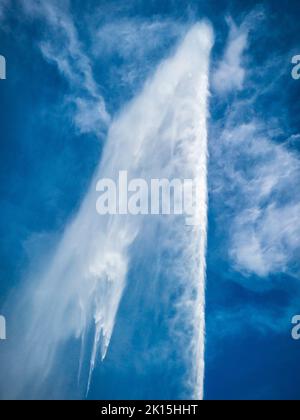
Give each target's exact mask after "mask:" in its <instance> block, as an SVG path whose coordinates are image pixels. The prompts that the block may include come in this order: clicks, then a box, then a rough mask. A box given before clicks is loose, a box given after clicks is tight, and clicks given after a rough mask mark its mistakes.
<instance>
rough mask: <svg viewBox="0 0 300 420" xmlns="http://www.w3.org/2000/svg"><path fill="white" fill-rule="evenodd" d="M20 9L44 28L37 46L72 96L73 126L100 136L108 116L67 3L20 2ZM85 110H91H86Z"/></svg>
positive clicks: (24, 0)
mask: <svg viewBox="0 0 300 420" xmlns="http://www.w3.org/2000/svg"><path fill="white" fill-rule="evenodd" d="M22 5H23V9H24V12H25V13H26V14H27V15H28V16H30V17H31V18H34V19H39V20H41V21H42V22H43V23H44V24H45V25H46V27H47V37H46V38H45V39H43V40H41V41H40V42H39V45H40V49H41V52H42V54H43V56H44V58H45V59H46V60H47V61H49V62H51V63H54V64H55V65H56V66H57V68H58V70H59V71H60V73H61V74H62V75H63V76H64V77H65V79H66V80H67V81H68V83H69V85H70V88H71V91H72V93H71V94H70V95H68V100H69V101H70V100H71V101H72V102H73V103H74V105H75V107H76V113H75V116H74V122H75V124H76V125H77V127H78V129H79V130H80V131H81V132H83V133H86V132H93V133H94V134H96V135H99V136H100V135H101V133H102V131H103V129H104V128H105V127H107V126H108V124H109V122H110V116H109V114H108V112H107V110H106V105H105V101H104V98H103V96H102V94H101V91H100V89H99V86H98V85H97V83H96V81H95V79H94V76H93V69H92V65H91V61H90V59H89V57H88V55H87V54H86V52H85V48H84V45H82V43H81V42H80V40H79V37H78V33H77V29H76V25H75V23H74V21H73V20H72V14H71V11H70V10H69V2H67V1H62V2H57V1H53V2H48V1H41V2H40V1H37V0H22ZM89 107H93V108H91V109H90V110H88V109H89ZM101 128H102V129H101Z"/></svg>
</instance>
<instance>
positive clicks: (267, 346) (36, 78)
mask: <svg viewBox="0 0 300 420" xmlns="http://www.w3.org/2000/svg"><path fill="white" fill-rule="evenodd" d="M2 1H3V5H4V6H5V7H6V9H5V19H4V18H2V19H1V20H0V54H2V55H4V56H5V57H6V60H7V80H6V81H0V109H1V112H0V127H1V134H0V200H1V202H0V216H1V217H0V237H1V241H0V308H2V307H3V305H4V302H5V300H6V298H7V296H8V294H9V293H10V292H11V291H12V290H13V289H14V288H16V286H17V285H18V283H19V281H20V279H21V278H22V276H23V275H24V273H25V272H26V270H27V269H28V265H29V264H30V262H31V261H34V256H38V255H39V254H40V253H41V249H43V247H45V248H49V247H52V246H54V244H55V243H56V242H57V240H58V239H59V237H60V235H61V234H62V232H63V229H64V226H65V225H66V223H67V221H68V220H69V219H70V217H71V216H72V215H73V214H74V213H75V212H76V210H77V209H78V206H79V204H80V202H81V199H82V197H83V195H84V193H85V192H86V189H87V186H88V185H89V182H90V179H91V176H92V174H93V171H94V170H95V168H96V165H97V163H98V162H99V159H100V156H101V150H102V145H103V141H105V132H106V131H105V128H103V132H102V133H100V134H99V135H96V134H95V133H93V132H82V131H80V130H79V129H78V127H77V126H76V123H75V122H74V119H73V118H72V112H73V108H72V107H73V105H72V103H71V104H70V103H69V102H68V101H66V99H65V98H66V97H67V96H68V95H70V94H71V91H72V89H73V86H70V84H69V83H68V82H67V80H66V79H65V78H64V77H62V75H61V74H60V73H59V71H58V70H57V67H56V66H55V65H53V63H50V62H47V61H46V60H45V59H44V57H43V56H42V54H41V51H40V47H39V42H40V40H41V39H45V38H46V39H47V37H48V36H49V37H52V36H53V34H49V35H48V34H47V27H46V26H45V25H44V24H43V23H42V22H41V20H40V19H31V18H30V17H28V15H26V14H24V13H23V12H22V10H21V9H22V8H21V7H20V5H19V4H18V2H12V3H9V2H4V0H0V4H1V3H2ZM123 3H124V2H119V1H101V0H99V1H96V0H95V1H91V0H89V1H85V2H84V3H83V2H82V1H79V0H73V1H71V10H72V14H73V19H74V21H75V22H76V27H77V29H78V34H79V36H80V40H81V42H82V43H83V45H86V46H88V47H87V51H88V52H91V51H93V48H92V47H91V32H92V31H93V28H94V27H96V26H97V25H99V24H100V23H101V21H105V22H109V21H117V20H118V19H121V20H122V19H129V21H130V19H132V20H135V21H136V20H143V21H149V20H156V19H172V20H174V21H175V22H177V23H178V25H179V26H180V25H186V24H187V23H188V22H194V21H196V20H198V19H201V18H206V19H209V20H210V21H211V23H212V25H213V28H214V31H215V37H216V42H215V47H214V49H213V60H212V70H211V73H212V74H213V72H214V70H215V69H216V68H217V67H218V63H219V62H220V61H221V60H222V57H223V54H224V49H225V47H226V43H227V39H228V38H227V37H228V32H229V28H228V24H227V23H226V20H225V18H226V17H228V16H231V18H232V19H233V20H234V21H235V23H236V25H237V26H240V25H242V24H243V22H244V21H245V19H247V16H249V13H251V12H252V13H253V11H255V13H254V17H252V18H250V19H249V23H247V25H248V27H249V28H250V29H249V40H248V47H247V50H246V51H245V59H244V62H243V66H244V68H245V71H246V76H245V80H244V83H243V87H242V89H238V91H230V92H226V94H225V95H224V94H219V92H217V91H216V90H214V89H213V88H212V95H211V103H210V113H211V115H210V129H209V131H210V139H209V141H210V157H211V158H210V162H211V163H210V168H209V185H210V210H209V241H208V251H207V255H208V268H207V307H206V315H207V331H206V342H207V346H206V378H205V397H206V398H207V399H217V398H221V399H244V398H250V399H254V398H255V399H264V398H268V399H289V398H295V399H299V398H300V379H299V378H300V371H299V354H300V343H299V342H295V341H293V340H292V339H291V318H292V316H293V315H295V314H296V313H297V312H298V313H300V303H299V302H300V300H299V297H300V283H299V280H300V279H299V272H300V271H299V265H298V266H297V255H298V261H299V253H298V254H297V252H299V248H297V246H295V247H294V249H292V250H291V249H290V248H289V243H285V242H284V241H286V238H284V241H283V243H282V244H281V245H282V246H283V247H284V246H286V249H287V253H288V254H289V253H291V254H292V253H296V254H295V256H294V255H293V256H291V258H287V262H286V263H285V267H284V269H282V270H281V269H280V268H278V266H277V265H275V268H274V269H270V270H268V272H267V273H265V274H264V275H260V274H259V273H258V272H257V271H256V270H252V271H251V270H249V269H248V270H245V269H243V268H241V267H240V266H238V264H235V263H234V262H233V261H232V258H231V256H230V255H229V254H230V253H229V249H230V237H231V236H232V235H233V230H232V229H233V228H232V226H231V222H232V221H233V220H235V217H236V214H235V213H234V210H232V206H231V204H230V200H228V201H227V199H228V197H229V196H231V197H232V196H233V195H238V194H240V192H239V190H238V189H237V190H235V189H231V185H228V184H227V185H226V182H228V183H230V182H231V181H230V180H229V179H227V178H226V175H224V174H223V173H222V171H221V169H220V168H222V167H223V166H224V167H225V166H226V165H228V166H229V167H231V166H232V167H235V166H236V165H237V162H239V165H240V166H241V168H240V169H239V171H240V172H241V171H248V170H249V171H251V169H253V168H254V170H255V162H253V161H252V160H251V159H250V158H249V156H248V155H247V150H246V149H247V147H248V145H247V144H246V145H245V146H244V147H241V149H240V150H238V151H236V152H235V153H232V154H231V153H230V154H228V155H226V154H225V155H221V156H220V148H219V144H220V141H219V138H221V137H222V135H221V132H222V130H223V129H224V127H225V126H226V120H228V118H229V117H230V118H231V119H232V120H234V121H232V124H233V125H234V124H236V125H239V124H247V123H249V122H250V121H252V120H255V121H257V120H260V121H262V122H263V123H264V124H265V126H264V127H265V128H261V125H260V126H259V127H260V128H259V131H260V133H261V131H264V130H265V133H264V135H268V136H269V137H270V141H271V144H274V147H275V145H283V147H284V148H285V149H286V150H288V151H289V153H292V154H293V156H294V159H296V160H297V159H299V152H300V146H299V144H300V143H299V137H297V135H298V134H299V133H300V121H299V115H300V100H299V98H300V96H299V93H300V81H295V80H293V79H292V78H291V68H292V66H291V64H290V61H291V57H292V56H293V55H294V54H297V53H298V54H300V31H299V18H300V4H299V2H298V1H296V0H290V1H287V2H284V3H283V2H282V1H275V0H270V1H264V2H255V1H243V2H241V1H225V0H224V1H223V0H211V1H197V0H195V1H191V0H177V1H176V0H163V1H156V0H151V1H150V0H143V1H142V0H140V1H138V0H136V1H135V0H130V1H128V2H126V3H127V4H126V6H124V4H123ZM96 12H97V13H96ZM257 13H259V15H260V16H261V15H263V17H261V18H258V17H257V16H258V15H257ZM96 15H97V16H98V18H97V19H98V21H97V19H96V17H95V16H96ZM176 40H177V35H176V33H174V35H172V34H168V36H166V37H160V38H159V41H160V42H158V43H157V44H156V45H154V46H153V47H152V48H148V50H147V52H146V53H145V55H142V56H141V57H140V58H139V57H138V56H137V55H136V56H135V58H134V59H133V58H132V57H130V55H129V56H127V57H125V58H124V57H122V56H121V55H120V54H117V53H116V54H106V55H105V54H103V55H102V56H100V57H99V56H97V54H92V56H93V59H94V62H93V69H94V75H95V79H96V81H97V83H98V84H99V86H101V94H102V95H103V97H104V99H105V101H106V104H107V108H108V111H109V113H110V114H111V115H115V114H116V113H117V112H118V110H119V109H120V108H121V107H122V106H123V105H124V104H125V103H126V102H127V101H128V100H129V99H130V98H131V97H133V96H134V95H135V94H136V92H138V90H139V89H140V87H141V86H142V84H143V82H144V81H145V80H146V78H147V76H148V75H149V74H151V72H152V71H153V70H154V69H155V66H156V65H157V64H158V63H159V61H160V60H161V59H162V58H163V57H165V56H167V54H168V53H169V52H170V51H171V50H172V48H173V46H174V45H175V43H176ZM130 60H132V61H131V64H132V66H133V67H134V66H136V67H137V68H138V71H137V72H136V73H135V74H134V77H133V79H132V80H131V81H130V82H129V81H128V80H127V81H126V79H125V80H124V77H123V75H122V74H121V73H119V72H118V69H119V68H121V69H122V68H124V72H125V73H126V71H129V70H132V69H133V67H130ZM250 97H252V98H253V100H252V102H251V104H247V103H245V102H246V101H247V99H249V98H250ZM234 104H235V105H234ZM235 106H236V107H237V108H238V109H239V112H238V115H235V116H232V115H231V114H230V113H231V111H232V110H233V109H234V107H235ZM271 128H272V130H271ZM275 128H276V130H275ZM222 156H223V159H224V161H225V162H223V164H221V160H222ZM231 158H232V159H233V160H232V161H230V159H231ZM278 163H280V162H278ZM223 169H224V168H223ZM224 170H225V169H224ZM274 170H275V171H276V170H277V169H276V165H274ZM240 172H239V173H240ZM297 174H298V175H299V172H296V175H297ZM250 178H251V176H250ZM246 179H248V178H246ZM221 180H223V182H224V183H225V187H223V189H222V191H223V193H222V195H219V194H218V192H217V191H218V189H217V188H216V185H219V182H221ZM299 181H300V179H299V178H297V179H295V176H291V177H290V178H289V180H288V182H289V184H288V185H289V188H286V189H285V190H289V191H287V192H286V194H287V197H285V196H283V195H282V193H281V191H282V190H281V189H278V190H277V191H275V192H273V193H272V194H271V198H270V197H269V198H268V200H274V202H276V203H277V204H278V203H281V204H282V203H286V202H291V200H293V197H295V196H296V192H295V191H296V190H297V188H298V186H299ZM288 194H290V195H288ZM236 199H237V200H238V202H243V201H244V200H245V197H244V195H242V194H241V195H240V196H237V197H236ZM267 205H268V203H267V201H266V206H267ZM278 205H279V204H278ZM239 210H240V208H239V206H237V207H236V212H238V211H239ZM298 226H299V225H297V226H295V231H296V232H298V231H299V230H298V229H299V228H298ZM294 242H295V241H294ZM294 242H293V243H294ZM127 294H128V295H127ZM297 302H298V303H297ZM297 305H298V306H297ZM129 310H130V292H129V291H126V293H125V296H124V298H123V303H122V305H121V309H120V321H119V323H118V322H117V325H116V330H115V333H114V336H113V339H112V345H111V348H112V351H111V352H110V353H109V355H108V358H107V361H106V362H105V364H104V366H102V367H100V368H99V370H98V371H97V373H96V377H95V380H94V382H93V387H92V390H91V395H90V397H91V398H134V397H137V396H139V394H138V391H137V390H138V389H139V387H140V386H141V384H143V386H144V390H147V389H148V388H149V389H150V390H149V394H150V393H151V389H152V395H153V389H154V388H155V384H156V383H157V381H159V380H160V378H159V370H158V372H155V370H153V371H152V375H151V377H149V376H147V377H143V375H142V374H141V372H137V371H134V370H133V368H134V367H133V366H131V364H130V361H128V363H126V364H125V367H124V365H123V366H122V369H119V370H118V364H117V361H118V360H119V359H120V357H122V358H124V357H126V355H124V352H123V351H122V345H118V343H120V342H121V343H122V340H123V341H124V340H125V338H124V337H122V326H123V325H126V322H127V323H128V320H127V321H126V314H128V311H129ZM0 312H3V311H1V310H0ZM4 315H5V314H4ZM143 322H144V323H145V324H146V323H147V322H151V320H150V319H149V318H147V314H145V315H144V321H143ZM8 325H9V320H8ZM161 333H163V331H161ZM132 337H133V339H137V338H136V335H134V334H133V335H132ZM138 342H139V341H138V339H137V347H138ZM2 345H5V343H4V344H2V343H1V346H2ZM103 378H105V384H106V385H105V388H104V387H103V386H102V383H103V382H101V381H104V379H103ZM129 380H130V383H131V384H132V385H131V386H128V382H129ZM167 386H168V384H165V387H166V388H167ZM174 386H175V385H174ZM174 389H175V388H174ZM144 395H147V391H145V392H141V396H144ZM155 396H156V397H157V398H159V397H160V395H155Z"/></svg>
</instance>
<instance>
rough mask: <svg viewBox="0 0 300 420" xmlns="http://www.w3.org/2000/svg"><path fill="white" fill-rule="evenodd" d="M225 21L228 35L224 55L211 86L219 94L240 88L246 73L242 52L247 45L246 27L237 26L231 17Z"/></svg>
mask: <svg viewBox="0 0 300 420" xmlns="http://www.w3.org/2000/svg"><path fill="white" fill-rule="evenodd" d="M227 23H228V26H229V35H228V41H227V44H226V47H225V52H224V56H223V59H222V60H221V62H220V63H219V64H218V67H217V69H216V70H215V72H214V74H213V77H212V87H213V89H214V90H215V91H216V92H218V93H220V94H225V93H227V92H230V91H232V90H235V89H237V90H240V89H242V88H243V83H244V79H245V75H246V70H245V68H244V66H243V54H244V52H245V50H246V48H247V46H248V28H247V27H245V26H242V27H240V28H239V27H237V26H236V24H235V23H234V21H233V20H232V19H231V18H228V19H227Z"/></svg>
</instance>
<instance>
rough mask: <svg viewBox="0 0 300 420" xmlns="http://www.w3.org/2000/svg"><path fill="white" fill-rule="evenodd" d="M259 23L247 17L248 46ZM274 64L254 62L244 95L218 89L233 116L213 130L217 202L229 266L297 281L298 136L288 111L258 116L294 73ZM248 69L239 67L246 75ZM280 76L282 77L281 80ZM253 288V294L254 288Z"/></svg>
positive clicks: (226, 116)
mask: <svg viewBox="0 0 300 420" xmlns="http://www.w3.org/2000/svg"><path fill="white" fill-rule="evenodd" d="M254 15H255V13H254V14H250V17H246V19H245V21H244V22H243V23H242V25H241V28H246V29H243V30H242V33H243V34H244V36H243V37H242V38H241V39H243V40H244V41H245V40H246V35H245V30H246V32H247V30H248V29H249V28H250V27H251V26H252V25H253V16H254ZM247 28H248V29H247ZM232 31H233V33H234V34H235V35H234V36H233V35H232V36H233V38H234V39H239V36H240V35H241V33H240V30H238V29H236V28H235V27H234V29H232ZM253 32H254V33H255V31H253ZM238 34H239V35H238ZM241 39H240V41H239V42H238V44H239V45H240V46H241V45H244V46H245V45H246V44H247V43H245V42H244V41H241ZM250 41H251V39H249V43H250ZM242 50H243V51H244V49H240V50H239V51H242ZM274 60H275V61H274ZM274 60H273V58H271V59H270V58H266V59H265V61H264V62H263V63H259V64H257V63H255V62H254V61H253V58H252V57H251V56H250V54H247V55H246V56H245V62H246V61H247V62H248V63H249V64H250V67H249V70H248V75H247V79H245V80H244V81H243V83H241V84H240V83H238V85H236V86H235V88H236V89H238V90H239V89H240V88H242V87H243V90H242V91H240V92H237V93H236V95H234V96H233V97H232V98H231V99H228V97H224V96H223V93H224V90H223V87H224V86H225V87H226V86H228V87H230V88H232V87H233V84H231V81H230V80H231V78H229V82H228V84H226V83H225V82H224V85H222V86H223V87H222V86H221V85H220V86H217V92H216V94H217V93H220V94H221V95H220V96H218V97H217V96H216V99H215V101H216V102H218V104H220V103H222V104H223V106H224V107H225V112H224V115H223V116H222V120H218V119H216V120H215V122H214V124H213V127H212V138H213V139H214V141H213V143H212V145H211V149H212V152H213V156H212V167H213V168H214V169H213V170H212V172H211V176H212V187H213V190H212V194H213V196H214V197H216V200H217V202H218V200H219V199H220V200H221V201H220V202H219V203H223V205H225V209H223V210H222V213H223V214H222V215H219V219H220V220H221V219H223V221H224V219H226V218H227V220H228V221H229V220H230V223H229V224H228V229H227V234H226V237H227V241H228V243H227V245H226V247H228V246H229V258H230V260H231V262H232V264H233V266H234V268H235V269H236V270H237V271H240V272H241V273H243V274H245V275H247V274H255V275H257V276H261V277H267V276H269V275H272V274H276V273H289V274H290V275H295V274H296V272H298V271H299V269H300V267H299V265H298V264H297V257H296V255H297V254H298V253H299V240H298V239H297V238H298V237H299V232H300V219H299V218H298V217H297V214H299V205H300V193H299V188H298V186H297V180H299V179H300V162H299V157H298V155H297V153H296V152H295V150H294V149H293V148H291V147H287V146H289V144H290V142H291V141H293V139H294V140H295V139H297V136H296V137H295V136H291V135H290V134H289V130H288V128H287V127H286V119H284V115H283V113H282V110H281V109H280V110H279V109H274V112H275V114H273V115H270V114H269V113H267V112H265V117H264V116H262V115H258V113H256V112H255V108H256V106H257V105H258V103H259V101H261V99H262V97H263V95H264V96H265V97H267V96H268V95H269V94H271V93H272V92H273V91H274V89H275V87H276V85H277V86H278V84H279V83H280V77H281V75H282V72H284V71H288V69H287V66H286V65H285V63H284V61H283V63H281V62H280V63H279V62H278V58H276V57H275V58H274ZM222 65H223V64H221V67H222ZM240 65H241V62H240V61H239V66H238V67H239V68H240ZM276 68H279V69H280V70H279V71H278V72H277V74H276V76H275V78H274V77H273V72H274V69H276ZM264 69H267V71H264ZM240 70H241V73H240V74H245V71H246V70H245V68H242V67H241V68H240ZM217 73H218V70H217ZM217 73H216V74H217ZM215 76H216V75H215ZM271 76H272V77H271ZM237 79H238V80H240V81H241V80H242V79H239V78H237ZM215 81H216V79H215ZM258 92H260V95H258ZM279 115H280V118H279ZM282 121H283V122H282ZM282 124H284V125H282ZM285 132H286V133H287V134H284V133H285ZM284 136H285V137H286V138H287V141H286V142H283V143H282V142H281V143H279V141H278V139H279V138H282V137H284ZM216 139H217V141H216ZM245 284H248V286H249V287H251V284H249V282H247V281H246V280H245Z"/></svg>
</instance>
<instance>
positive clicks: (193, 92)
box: [1, 24, 212, 398]
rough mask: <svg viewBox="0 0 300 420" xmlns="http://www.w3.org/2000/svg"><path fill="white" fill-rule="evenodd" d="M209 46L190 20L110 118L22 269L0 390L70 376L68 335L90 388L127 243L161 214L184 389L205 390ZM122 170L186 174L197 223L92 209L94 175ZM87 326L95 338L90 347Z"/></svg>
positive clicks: (27, 392) (27, 390) (122, 275)
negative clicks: (84, 181)
mask: <svg viewBox="0 0 300 420" xmlns="http://www.w3.org/2000/svg"><path fill="white" fill-rule="evenodd" d="M211 46H212V33H211V29H210V28H209V27H208V26H207V25H206V24H198V25H195V26H194V27H193V28H192V29H191V30H190V31H189V32H188V34H187V35H186V37H185V39H184V40H183V41H182V43H181V44H180V45H179V46H178V49H177V52H176V53H175V54H174V55H173V56H172V57H170V58H169V59H167V60H166V61H165V62H163V63H162V64H161V65H160V66H159V68H158V69H157V71H156V73H155V74H154V75H153V77H152V78H151V79H150V80H149V81H148V82H147V83H146V85H145V86H144V89H143V90H142V91H141V92H140V94H139V95H138V96H137V97H136V98H135V99H134V100H133V101H132V102H131V103H130V104H129V105H127V106H126V107H125V109H124V110H123V111H122V113H121V114H120V115H119V116H118V117H117V118H116V119H115V121H114V122H113V123H112V125H111V128H110V130H109V135H108V139H107V143H106V146H105V150H104V155H103V158H102V161H101V164H100V167H99V169H98V171H97V173H96V176H95V178H94V180H93V182H92V186H91V188H90V191H89V192H88V194H87V195H86V197H85V199H84V201H83V203H82V206H81V209H80V211H79V213H78V214H77V216H76V217H75V218H74V220H73V221H72V222H71V223H70V225H69V226H68V227H67V228H66V231H65V234H64V236H63V238H62V240H61V243H60V244H59V246H58V247H57V249H56V252H55V255H54V256H53V258H52V259H51V261H49V262H48V263H47V264H45V265H44V269H43V272H42V274H41V275H39V276H37V275H36V276H33V277H32V278H31V279H29V280H28V281H27V282H26V284H25V286H24V287H23V288H22V292H21V293H20V295H19V298H18V299H17V301H16V302H12V303H11V306H12V307H13V308H14V311H15V312H16V310H17V316H18V315H20V314H21V312H22V313H23V314H25V315H24V316H23V323H22V327H21V328H22V334H20V331H18V330H17V327H15V330H14V331H13V332H12V333H11V334H15V335H16V336H18V340H19V341H16V343H17V345H18V347H14V348H11V349H10V352H9V354H8V355H7V366H9V368H8V371H7V372H6V376H5V377H6V379H7V380H6V389H5V390H3V389H2V390H1V391H2V393H3V394H7V396H8V397H15V396H19V397H24V396H27V397H28V396H30V397H41V396H43V386H44V384H46V383H47V381H49V380H50V379H49V378H51V375H52V372H53V370H54V369H56V372H57V373H56V380H57V378H58V377H63V376H64V375H65V376H66V377H67V375H68V373H67V372H63V371H57V365H58V363H59V360H64V357H66V356H65V355H64V353H63V349H64V347H65V346H66V343H68V342H69V341H70V340H74V339H77V340H78V341H79V340H81V343H82V355H81V361H80V362H79V365H81V366H82V364H83V363H84V360H85V356H86V354H87V352H90V358H89V359H90V368H89V374H88V380H87V382H88V383H87V389H89V386H90V384H91V380H92V374H93V370H94V368H95V366H96V363H97V360H98V359H99V361H100V360H101V359H102V360H103V359H105V356H106V353H107V351H108V348H109V344H110V340H111V336H112V333H113V329H114V325H115V322H116V315H117V311H118V308H119V305H120V301H121V298H122V295H123V291H124V288H125V285H126V280H127V274H128V270H129V267H130V264H131V262H132V261H133V260H134V258H135V255H133V254H132V253H131V251H130V250H131V247H132V245H133V244H134V242H135V241H136V240H137V238H138V237H139V236H140V235H141V234H142V233H143V229H144V226H145V223H147V224H148V225H149V223H150V224H153V225H155V224H157V223H160V225H161V227H162V230H163V232H164V235H165V241H164V243H163V244H162V245H159V244H153V246H161V247H162V246H164V247H166V246H168V247H169V248H170V253H171V254H172V253H173V255H176V260H174V261H173V262H172V264H171V265H170V266H169V267H168V270H166V271H168V275H169V276H171V278H172V282H174V287H176V288H178V287H180V288H181V290H182V293H181V294H180V297H179V298H177V301H176V303H175V308H176V314H175V315H174V316H173V319H171V320H170V334H172V333H173V334H174V335H176V345H177V346H180V351H181V354H182V359H183V360H185V361H186V370H187V374H186V378H185V383H184V384H183V386H184V387H185V388H186V390H187V391H186V395H188V396H190V397H191V398H193V397H194V398H202V396H203V376H204V328H205V323H204V304H205V302H204V301H205V297H204V289H205V253H206V230H207V130H206V120H207V101H208V67H209V54H210V49H211ZM120 170H126V171H127V172H128V175H129V177H131V178H143V179H146V180H150V179H152V178H160V179H161V178H167V179H173V178H176V177H177V178H181V179H193V180H194V182H195V183H196V186H197V190H198V191H199V203H198V205H199V211H198V214H197V217H198V223H197V225H196V226H186V225H185V222H184V218H183V217H182V218H180V217H178V220H177V219H175V217H177V216H170V217H166V216H164V217H163V218H162V216H151V217H150V216H145V217H140V216H132V215H116V216H111V215H108V216H99V215H98V214H97V212H96V200H97V192H96V189H95V186H96V182H97V180H98V179H99V178H110V179H115V180H116V181H117V178H118V174H119V171H120ZM121 200H122V197H121ZM172 282H170V284H172ZM172 287H173V286H170V288H172ZM145 293H147V289H146V288H145ZM93 326H94V327H93ZM93 328H94V342H93V345H92V349H90V350H89V349H87V346H88V342H89V340H88V337H89V334H90V332H91V329H93ZM80 369H81V367H80V368H79V370H80ZM57 382H59V381H58V380H57ZM62 382H63V380H62ZM66 383H67V381H65V384H66ZM2 388H3V386H2ZM60 396H62V394H60ZM68 396H69V395H68Z"/></svg>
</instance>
